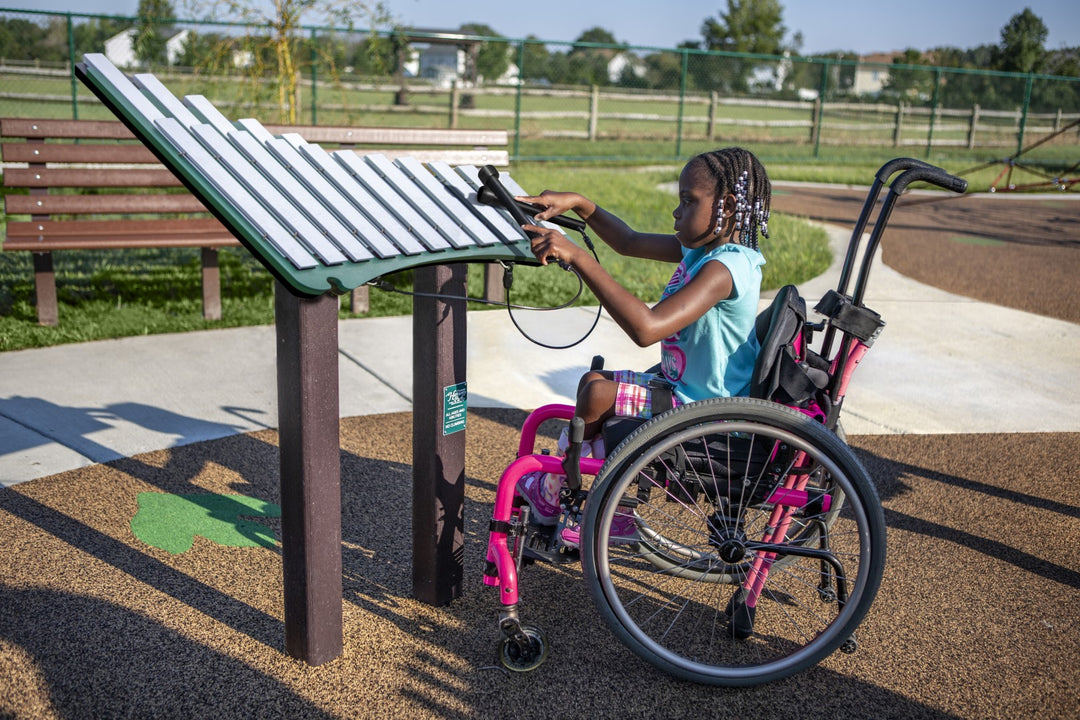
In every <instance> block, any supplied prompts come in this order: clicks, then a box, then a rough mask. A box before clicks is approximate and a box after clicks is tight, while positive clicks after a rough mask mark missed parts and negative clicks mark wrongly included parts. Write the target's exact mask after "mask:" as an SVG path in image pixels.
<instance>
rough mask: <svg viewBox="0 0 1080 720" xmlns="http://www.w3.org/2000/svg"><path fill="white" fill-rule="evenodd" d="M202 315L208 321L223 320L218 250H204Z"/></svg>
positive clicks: (206, 248) (207, 248)
mask: <svg viewBox="0 0 1080 720" xmlns="http://www.w3.org/2000/svg"><path fill="white" fill-rule="evenodd" d="M202 314H203V318H204V319H206V320H220V319H221V268H220V267H219V266H218V249H217V248H209V247H204V248H203V249H202Z"/></svg>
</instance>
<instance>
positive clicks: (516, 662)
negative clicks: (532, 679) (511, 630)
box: [499, 625, 548, 672]
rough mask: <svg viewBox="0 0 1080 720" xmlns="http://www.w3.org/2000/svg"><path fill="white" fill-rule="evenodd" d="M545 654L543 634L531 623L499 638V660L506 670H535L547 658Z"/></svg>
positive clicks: (546, 653)
mask: <svg viewBox="0 0 1080 720" xmlns="http://www.w3.org/2000/svg"><path fill="white" fill-rule="evenodd" d="M547 655H548V644H547V641H546V640H545V639H544V634H543V633H542V632H541V631H540V630H539V629H538V628H535V627H533V626H532V625H522V626H521V629H520V633H518V634H515V635H514V636H509V637H504V638H502V639H501V640H499V661H500V662H502V664H503V667H505V668H506V669H507V670H512V671H514V672H529V671H530V670H535V669H536V668H538V667H540V665H542V664H543V662H544V661H545V660H547Z"/></svg>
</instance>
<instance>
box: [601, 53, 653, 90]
mask: <svg viewBox="0 0 1080 720" xmlns="http://www.w3.org/2000/svg"><path fill="white" fill-rule="evenodd" d="M628 70H629V72H631V73H633V74H634V77H639V78H640V77H644V76H645V63H644V62H642V61H641V58H639V57H638V56H637V55H634V54H632V53H628V52H621V53H619V54H618V55H616V56H615V57H613V58H611V60H609V61H608V64H607V74H608V80H609V81H610V82H612V83H617V82H619V80H620V78H622V76H623V73H625V72H627V71H628Z"/></svg>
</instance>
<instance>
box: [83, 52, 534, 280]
mask: <svg viewBox="0 0 1080 720" xmlns="http://www.w3.org/2000/svg"><path fill="white" fill-rule="evenodd" d="M77 73H78V74H79V76H80V77H81V79H82V80H83V81H84V82H85V83H86V84H87V85H88V86H90V87H91V89H93V90H94V92H95V94H97V95H98V97H99V98H101V100H102V101H103V102H104V103H105V104H106V105H107V106H108V107H109V108H110V109H111V110H112V111H113V112H114V113H115V114H116V115H117V116H118V117H119V118H120V119H121V120H123V121H124V123H125V124H126V125H128V127H129V128H130V129H131V130H132V132H133V133H134V134H135V135H136V137H138V138H139V139H140V140H141V141H142V142H143V143H144V144H145V145H146V146H147V147H148V148H150V149H151V150H152V151H153V152H154V153H155V154H156V155H157V157H158V158H159V159H160V160H161V161H162V163H163V164H164V165H165V166H166V167H168V168H169V169H170V170H172V171H173V173H174V174H176V176H177V177H178V178H180V180H181V181H182V182H183V183H184V184H185V185H186V186H187V187H188V188H189V189H190V190H191V192H192V193H193V194H194V195H195V196H196V197H198V198H199V199H200V200H201V201H202V202H203V203H204V204H205V205H206V207H207V209H209V210H210V211H211V212H212V213H214V214H215V215H216V216H217V217H218V219H219V220H221V222H222V223H223V224H224V225H225V226H226V227H227V228H229V229H230V231H231V232H232V233H233V234H234V235H235V236H236V238H237V239H238V240H240V242H241V243H243V244H244V245H245V246H246V247H247V248H248V249H249V250H251V252H252V253H253V254H254V255H255V256H256V257H257V258H258V259H259V260H261V261H262V263H263V264H264V265H265V266H266V267H267V268H268V269H269V270H270V271H271V272H272V273H273V274H274V275H275V277H277V278H278V279H279V280H281V281H282V282H284V283H285V284H286V285H287V286H289V287H290V288H291V289H292V290H293V291H294V292H296V293H298V294H300V295H306V296H314V295H320V294H323V293H327V292H330V293H334V294H341V293H344V292H347V291H349V290H352V289H353V288H356V287H358V286H360V285H362V284H364V283H366V282H368V281H370V280H372V279H373V278H376V277H379V276H381V275H385V274H388V273H392V272H396V271H399V270H403V269H407V268H410V267H415V266H418V265H427V264H446V263H456V262H479V261H495V260H501V261H512V262H533V261H534V259H533V257H532V255H531V253H530V252H529V245H528V242H527V238H526V236H525V233H524V232H523V231H522V229H521V227H520V222H518V221H516V220H515V218H514V217H512V216H511V214H510V213H509V212H508V211H507V210H505V209H503V208H501V207H495V206H492V205H490V204H485V203H482V202H480V200H479V199H478V198H477V191H478V190H480V189H481V188H483V187H484V184H483V182H482V180H481V175H482V174H483V170H484V169H483V168H477V167H475V166H472V165H461V166H457V167H451V166H450V165H448V164H447V163H444V162H432V163H428V164H426V165H425V164H423V163H421V162H419V161H418V160H416V159H414V158H410V157H402V158H398V159H397V160H394V161H391V160H389V159H388V158H387V157H386V156H385V155H381V154H370V155H363V156H362V155H359V154H357V153H356V152H354V151H352V150H338V151H334V152H327V151H326V150H324V149H323V148H322V147H321V146H319V145H317V144H314V143H309V142H306V141H305V140H304V139H303V138H302V137H300V136H299V135H297V134H284V135H282V136H280V137H275V136H273V135H271V134H270V133H269V132H268V131H267V130H266V128H264V127H263V126H262V125H261V124H260V123H259V122H258V121H257V120H253V119H244V120H239V121H237V122H236V123H233V122H232V121H230V120H229V119H227V118H226V117H225V116H224V115H223V114H222V113H221V112H219V111H218V110H217V108H215V107H214V106H213V105H212V104H211V103H210V102H209V101H208V100H207V99H206V98H205V97H203V96H201V95H188V96H185V97H184V99H183V100H182V101H181V100H180V99H179V98H177V97H176V96H175V95H173V94H172V92H170V91H169V90H168V89H167V88H166V87H165V86H164V85H163V84H162V83H161V82H160V81H159V80H158V79H157V78H156V77H155V76H154V75H150V74H136V75H134V76H133V77H131V78H129V77H128V76H127V75H125V74H124V73H123V72H121V71H120V70H119V69H117V68H116V67H115V66H114V65H113V64H112V63H110V62H109V60H107V59H106V58H105V56H104V55H101V54H87V55H85V56H84V57H83V62H82V63H81V64H80V65H79V66H78V67H77ZM499 181H501V182H502V184H503V186H504V187H505V188H506V189H507V190H508V191H509V192H510V193H512V194H517V195H525V194H527V193H525V191H524V190H522V189H521V187H520V186H518V185H517V183H516V182H514V180H513V178H511V177H510V176H509V175H507V174H506V173H502V174H501V175H500V176H499Z"/></svg>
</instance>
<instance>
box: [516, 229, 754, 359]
mask: <svg viewBox="0 0 1080 720" xmlns="http://www.w3.org/2000/svg"><path fill="white" fill-rule="evenodd" d="M522 227H523V228H524V229H525V230H526V231H529V232H531V233H535V237H533V238H532V251H533V254H534V255H535V256H536V258H537V259H538V260H539V261H540V263H541V264H543V265H547V264H548V263H549V262H556V261H562V262H563V263H566V264H568V265H571V266H572V267H573V268H574V269H575V270H577V272H578V274H580V275H581V279H582V280H583V281H584V282H585V284H586V285H588V286H589V289H590V290H592V291H593V294H594V295H596V298H597V299H598V300H599V301H600V304H601V305H603V306H604V309H605V310H607V311H608V314H610V315H611V317H612V319H613V320H615V322H616V323H617V324H618V325H619V327H621V328H622V329H623V332H625V333H626V334H627V335H628V336H629V337H630V339H631V340H633V341H634V342H635V343H636V344H637V345H638V346H639V347H648V346H649V345H652V344H653V343H656V342H659V341H660V340H663V339H664V338H666V337H670V336H671V335H674V334H675V333H676V332H678V331H679V330H682V329H683V328H684V327H686V326H687V325H689V324H690V323H692V322H694V321H695V320H697V319H698V318H700V317H701V316H702V315H704V314H705V312H706V311H707V310H708V309H709V308H711V307H712V306H713V305H715V304H716V303H718V302H720V301H721V300H725V299H727V298H728V297H730V296H731V292H732V288H733V285H732V280H731V273H730V272H729V271H728V269H727V266H726V265H724V264H723V263H721V262H708V263H705V266H704V267H703V268H701V270H700V271H698V273H697V275H695V276H694V277H693V278H692V279H691V280H690V282H688V283H687V284H686V285H684V286H683V287H682V288H681V289H679V290H678V291H677V292H675V293H673V294H671V295H669V296H668V297H666V298H664V299H663V300H661V301H660V302H658V303H657V304H656V305H653V306H652V307H650V306H649V305H647V304H645V303H644V302H642V301H641V300H639V299H638V298H637V297H635V296H634V295H633V294H632V293H631V292H630V291H629V290H627V289H626V288H624V287H623V286H622V285H620V284H619V283H618V282H616V281H615V279H614V278H613V277H611V275H610V274H608V272H607V271H606V270H604V268H603V267H601V265H600V263H598V262H597V261H596V259H595V258H594V257H593V256H592V255H591V254H589V252H588V251H587V250H585V249H584V248H581V247H578V246H577V245H575V244H574V243H573V242H571V241H570V239H569V238H567V237H566V236H565V235H563V234H562V233H561V232H558V231H557V230H552V229H550V228H544V227H541V226H539V225H523V226H522ZM598 233H599V231H598Z"/></svg>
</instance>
